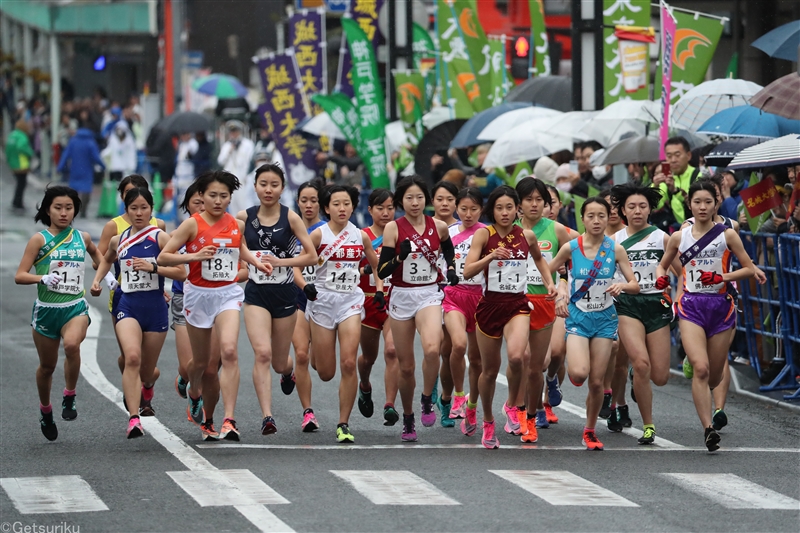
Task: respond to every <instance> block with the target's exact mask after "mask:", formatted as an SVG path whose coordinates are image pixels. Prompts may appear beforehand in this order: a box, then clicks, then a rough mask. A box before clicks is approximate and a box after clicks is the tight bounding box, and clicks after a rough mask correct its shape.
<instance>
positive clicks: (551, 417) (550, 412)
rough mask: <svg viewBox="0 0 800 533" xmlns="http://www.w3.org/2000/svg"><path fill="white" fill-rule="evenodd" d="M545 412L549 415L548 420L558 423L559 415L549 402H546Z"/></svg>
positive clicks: (551, 422)
mask: <svg viewBox="0 0 800 533" xmlns="http://www.w3.org/2000/svg"><path fill="white" fill-rule="evenodd" d="M544 414H545V416H546V417H547V422H548V423H550V424H558V416H556V414H555V413H554V412H553V408H552V407H551V406H550V404H549V403H546V404H544Z"/></svg>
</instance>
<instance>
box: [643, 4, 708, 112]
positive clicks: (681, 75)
mask: <svg viewBox="0 0 800 533" xmlns="http://www.w3.org/2000/svg"><path fill="white" fill-rule="evenodd" d="M672 14H673V16H674V17H675V20H676V21H677V23H676V29H675V42H674V43H673V47H672V91H671V93H670V101H671V102H672V103H673V104H674V103H675V102H676V101H677V100H678V99H679V98H680V97H681V96H683V95H684V94H685V93H686V91H688V90H689V89H691V88H693V87H694V86H695V85H699V84H700V83H702V82H703V80H704V79H705V77H706V71H707V70H708V66H709V65H710V64H711V59H713V57H714V52H715V51H716V49H717V44H718V43H719V39H720V37H721V36H722V29H723V25H722V21H721V20H719V19H715V18H710V17H704V16H702V14H701V13H698V15H699V16H698V17H697V18H696V19H695V14H694V13H685V12H683V11H678V10H677V9H676V10H674V11H673V13H672ZM655 98H656V99H659V98H661V69H656V85H655Z"/></svg>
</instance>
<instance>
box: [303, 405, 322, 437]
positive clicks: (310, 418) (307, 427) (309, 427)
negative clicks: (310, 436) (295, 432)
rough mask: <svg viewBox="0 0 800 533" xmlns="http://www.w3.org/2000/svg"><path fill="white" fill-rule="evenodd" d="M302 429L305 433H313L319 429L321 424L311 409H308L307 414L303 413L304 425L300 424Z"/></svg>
mask: <svg viewBox="0 0 800 533" xmlns="http://www.w3.org/2000/svg"><path fill="white" fill-rule="evenodd" d="M300 429H302V430H303V433H311V432H312V431H316V430H318V429H319V422H317V417H316V416H314V411H312V410H311V409H306V412H305V413H303V423H302V424H300Z"/></svg>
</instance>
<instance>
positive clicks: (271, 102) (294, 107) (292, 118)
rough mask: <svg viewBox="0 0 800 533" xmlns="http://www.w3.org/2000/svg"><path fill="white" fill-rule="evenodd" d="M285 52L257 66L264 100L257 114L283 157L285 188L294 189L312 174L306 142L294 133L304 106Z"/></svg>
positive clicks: (299, 83)
mask: <svg viewBox="0 0 800 533" xmlns="http://www.w3.org/2000/svg"><path fill="white" fill-rule="evenodd" d="M288 52H290V53H286V54H273V55H270V56H268V57H266V58H264V59H261V60H259V61H258V63H257V65H258V72H259V75H260V76H261V86H262V89H263V90H264V99H265V102H264V104H262V105H261V106H260V107H259V114H260V117H261V118H262V121H263V123H264V124H265V125H266V128H267V129H268V130H269V132H270V134H272V138H273V139H274V141H275V145H276V146H277V148H278V150H279V151H280V153H281V156H282V157H283V163H284V165H285V166H286V169H285V170H286V174H287V176H288V177H289V180H288V181H289V186H290V187H291V188H292V189H296V188H297V186H298V185H300V184H301V183H303V182H305V181H308V180H310V179H313V178H314V176H315V175H316V173H315V172H314V170H313V167H312V164H311V161H313V155H312V151H311V150H310V147H309V146H308V142H307V141H306V139H305V138H304V137H303V136H302V135H300V134H299V133H297V132H296V131H295V128H296V127H297V124H298V123H299V122H300V121H301V120H303V118H305V117H306V106H305V105H304V104H303V97H302V94H301V92H300V89H301V88H302V82H301V81H300V79H299V78H298V76H297V69H296V68H295V65H294V59H293V57H292V55H291V50H289V51H288Z"/></svg>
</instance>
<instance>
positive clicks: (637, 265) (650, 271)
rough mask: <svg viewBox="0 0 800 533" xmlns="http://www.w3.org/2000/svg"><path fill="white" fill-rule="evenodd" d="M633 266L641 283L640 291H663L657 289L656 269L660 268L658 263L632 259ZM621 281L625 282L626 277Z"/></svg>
mask: <svg viewBox="0 0 800 533" xmlns="http://www.w3.org/2000/svg"><path fill="white" fill-rule="evenodd" d="M631 268H632V269H633V275H634V276H635V277H636V281H637V282H638V283H639V289H640V292H661V291H659V290H658V289H656V279H658V277H657V276H656V269H657V268H658V263H656V262H654V261H647V260H645V261H631ZM620 281H621V282H623V283H624V282H625V279H624V278H623V279H621V280H620Z"/></svg>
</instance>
